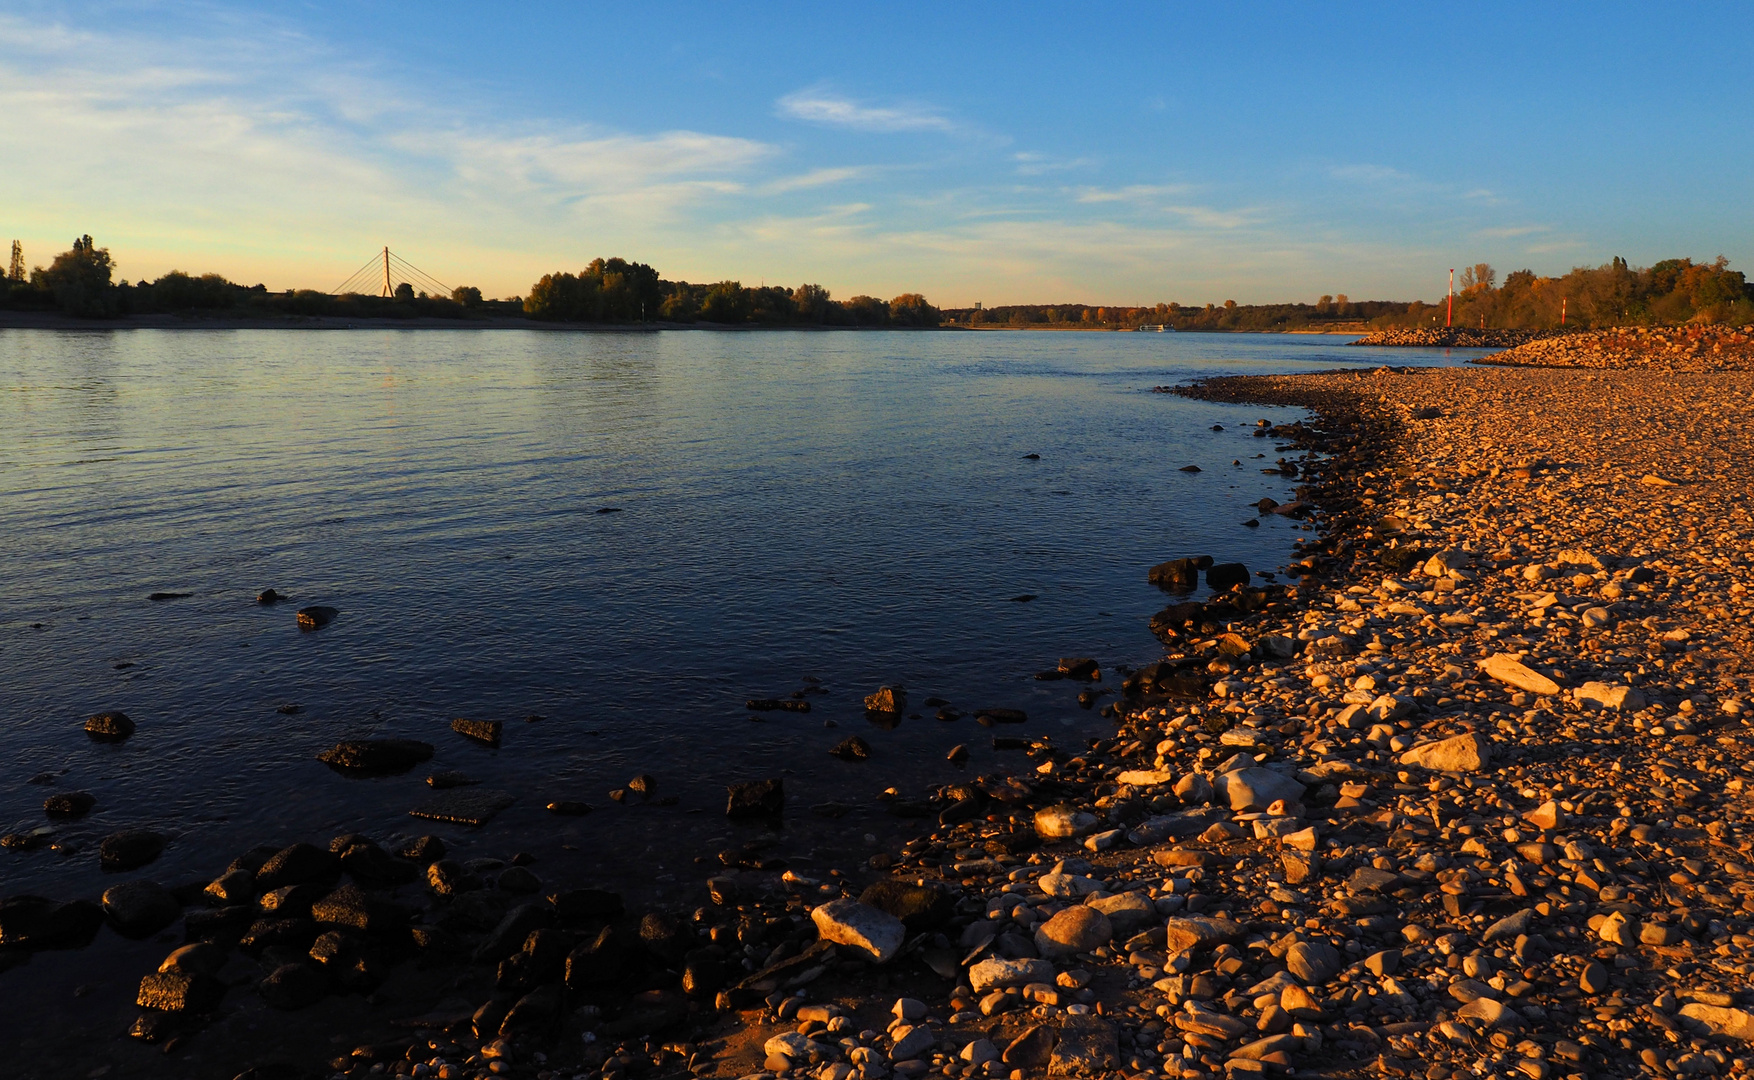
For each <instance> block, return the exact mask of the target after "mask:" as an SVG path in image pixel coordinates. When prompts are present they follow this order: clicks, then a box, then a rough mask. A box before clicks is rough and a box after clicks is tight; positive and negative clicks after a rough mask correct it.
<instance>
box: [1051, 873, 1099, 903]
mask: <svg viewBox="0 0 1754 1080" xmlns="http://www.w3.org/2000/svg"><path fill="white" fill-rule="evenodd" d="M1035 885H1036V888H1038V889H1040V890H1041V891H1042V892H1044V893H1046V894H1047V895H1049V896H1052V897H1056V898H1058V899H1060V900H1078V899H1082V898H1083V897H1086V896H1089V895H1090V894H1091V893H1093V892H1100V891H1101V890H1102V882H1100V881H1098V880H1096V879H1095V878H1089V877H1084V876H1082V875H1080V874H1043V875H1042V876H1041V877H1040V878H1038V879H1036V882H1035Z"/></svg>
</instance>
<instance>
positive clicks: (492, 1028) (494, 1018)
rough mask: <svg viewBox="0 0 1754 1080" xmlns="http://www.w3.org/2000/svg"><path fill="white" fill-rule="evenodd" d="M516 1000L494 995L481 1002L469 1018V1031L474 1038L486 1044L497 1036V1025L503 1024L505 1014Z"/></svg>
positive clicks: (508, 996)
mask: <svg viewBox="0 0 1754 1080" xmlns="http://www.w3.org/2000/svg"><path fill="white" fill-rule="evenodd" d="M516 1000H517V999H516V998H513V997H511V996H510V995H507V994H495V995H494V996H493V997H491V998H489V999H488V1000H487V1001H485V1002H483V1003H482V1005H481V1007H480V1008H479V1009H476V1010H475V1013H474V1015H473V1016H471V1017H470V1018H469V1025H470V1029H471V1030H473V1031H474V1033H475V1038H476V1039H478V1040H480V1041H481V1042H487V1041H488V1040H489V1039H492V1038H493V1037H494V1036H495V1035H498V1034H499V1025H500V1024H502V1023H504V1022H505V1017H506V1013H508V1012H510V1011H511V1008H512V1003H513V1002H514V1001H516Z"/></svg>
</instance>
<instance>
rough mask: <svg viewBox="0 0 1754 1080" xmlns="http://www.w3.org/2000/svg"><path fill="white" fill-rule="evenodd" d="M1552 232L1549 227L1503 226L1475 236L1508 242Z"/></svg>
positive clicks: (1481, 231)
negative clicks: (1520, 237) (1513, 239)
mask: <svg viewBox="0 0 1754 1080" xmlns="http://www.w3.org/2000/svg"><path fill="white" fill-rule="evenodd" d="M1550 230H1551V226H1547V225H1503V226H1500V227H1498V228H1495V229H1481V230H1480V231H1479V232H1477V233H1475V234H1474V235H1476V236H1479V237H1482V238H1484V239H1488V240H1508V239H1512V238H1515V237H1518V236H1534V235H1536V234H1537V233H1544V232H1548V231H1550Z"/></svg>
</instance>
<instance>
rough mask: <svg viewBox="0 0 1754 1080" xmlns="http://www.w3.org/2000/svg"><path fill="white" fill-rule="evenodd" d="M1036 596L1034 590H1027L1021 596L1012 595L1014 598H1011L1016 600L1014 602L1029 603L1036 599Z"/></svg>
mask: <svg viewBox="0 0 1754 1080" xmlns="http://www.w3.org/2000/svg"><path fill="white" fill-rule="evenodd" d="M1035 598H1036V595H1035V594H1034V593H1032V592H1026V593H1024V594H1023V595H1021V596H1013V597H1012V598H1011V600H1012V601H1013V602H1014V603H1018V604H1027V603H1029V602H1030V601H1031V600H1034V599H1035Z"/></svg>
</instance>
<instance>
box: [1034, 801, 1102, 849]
mask: <svg viewBox="0 0 1754 1080" xmlns="http://www.w3.org/2000/svg"><path fill="white" fill-rule="evenodd" d="M1099 824H1101V823H1100V822H1098V821H1097V819H1096V815H1095V814H1092V813H1089V812H1087V811H1084V810H1079V809H1077V808H1076V807H1072V806H1067V805H1065V804H1063V803H1062V804H1060V805H1057V806H1047V807H1043V808H1042V809H1040V810H1037V811H1036V812H1035V833H1036V835H1037V836H1039V837H1041V838H1042V839H1043V840H1048V841H1053V840H1076V839H1078V838H1080V837H1083V836H1088V835H1089V834H1091V833H1093V832H1095V831H1096V827H1097V825H1099Z"/></svg>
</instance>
